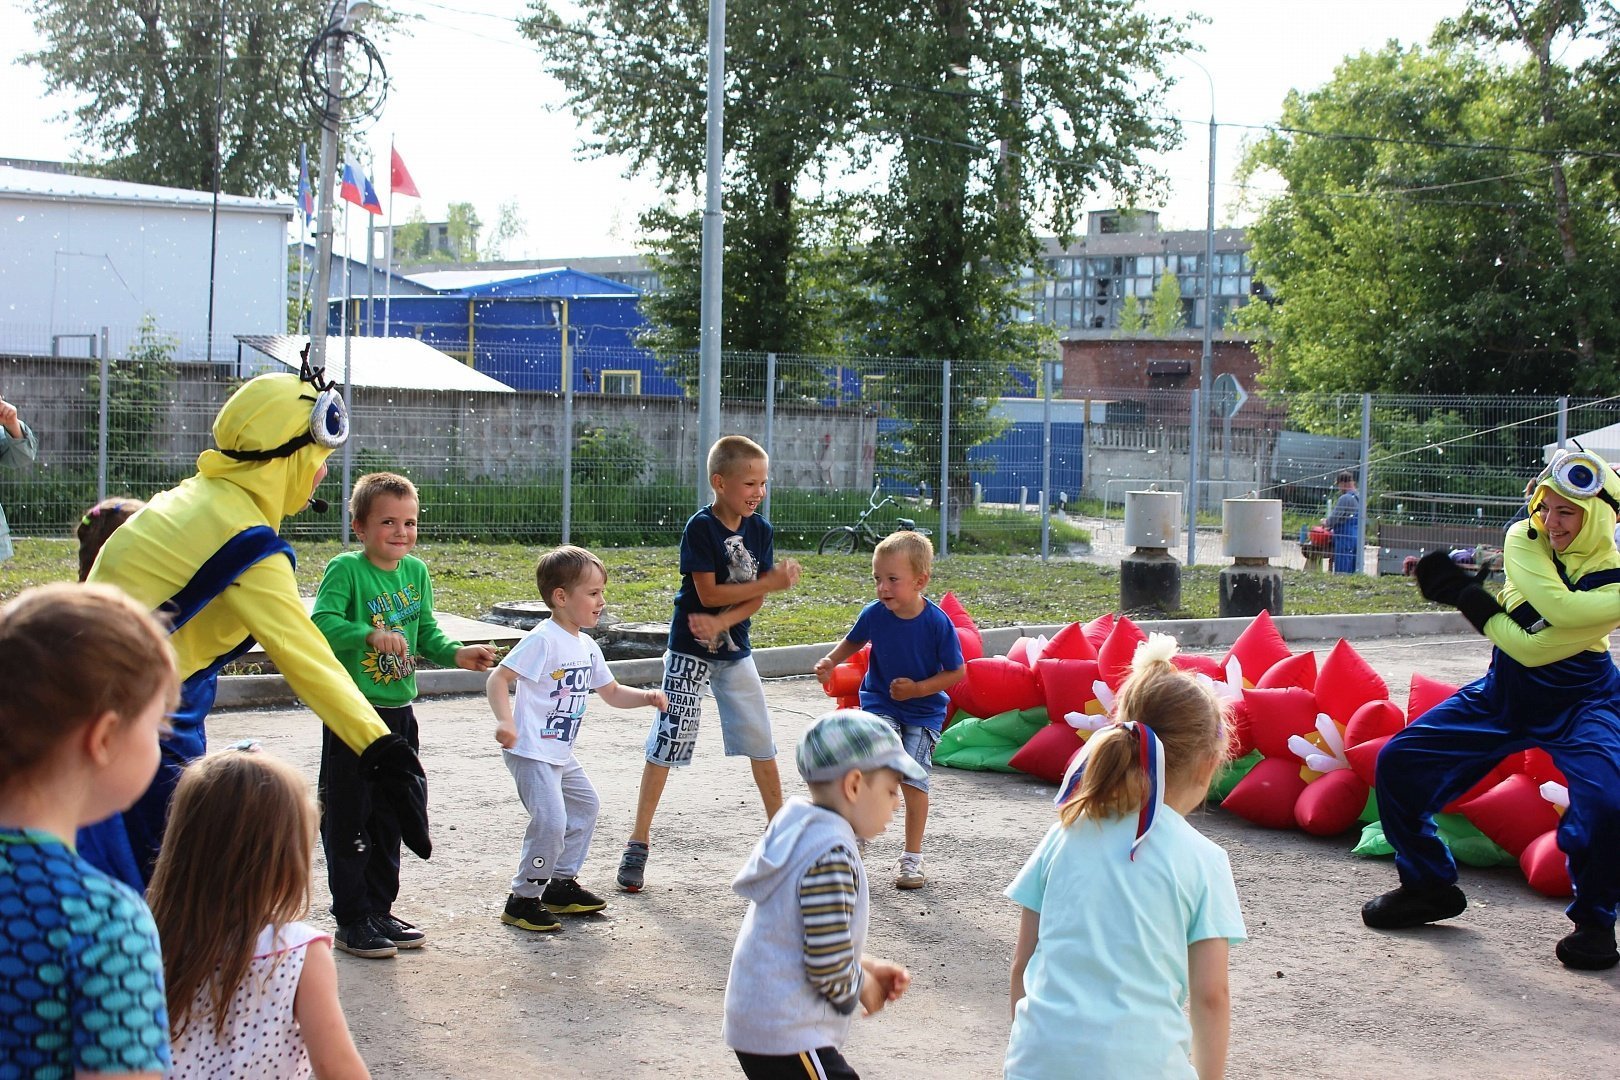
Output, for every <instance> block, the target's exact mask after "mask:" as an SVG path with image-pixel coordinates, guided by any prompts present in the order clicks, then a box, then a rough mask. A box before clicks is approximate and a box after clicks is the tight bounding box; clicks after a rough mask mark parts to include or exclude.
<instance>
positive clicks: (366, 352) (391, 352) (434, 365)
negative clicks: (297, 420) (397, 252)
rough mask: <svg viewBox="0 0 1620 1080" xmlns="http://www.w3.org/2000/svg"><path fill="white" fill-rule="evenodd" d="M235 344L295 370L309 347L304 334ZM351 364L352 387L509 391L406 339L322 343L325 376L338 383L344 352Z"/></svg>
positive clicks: (241, 337)
mask: <svg viewBox="0 0 1620 1080" xmlns="http://www.w3.org/2000/svg"><path fill="white" fill-rule="evenodd" d="M236 340H237V341H240V342H241V343H242V344H243V345H246V346H247V347H248V348H250V349H257V350H258V351H259V352H261V353H264V355H266V356H268V357H271V358H272V359H275V360H279V361H280V362H281V363H283V364H286V365H287V366H288V367H290V368H292V369H293V370H294V371H297V370H298V368H299V366H300V364H301V363H302V360H301V357H300V354H301V353H302V352H303V350H304V346H305V345H308V344H309V337H308V336H307V335H304V334H238V335H237V336H236ZM345 349H347V350H348V352H349V355H350V356H351V357H352V359H353V360H354V379H353V385H355V386H369V387H387V388H391V389H396V390H487V391H493V392H495V393H500V394H510V393H512V388H511V387H510V386H507V385H506V384H505V383H503V382H501V381H500V380H498V379H492V378H490V377H489V376H488V375H484V374H482V373H480V372H478V371H475V370H473V369H472V368H470V367H468V366H467V365H466V364H463V363H462V362H461V361H460V360H457V359H456V358H455V357H453V356H450V355H449V354H447V353H442V352H440V351H439V350H438V349H435V348H434V347H433V346H431V345H425V344H423V343H422V342H420V341H418V340H416V339H415V338H409V337H386V338H384V337H356V338H349V339H347V342H345V340H344V339H343V338H338V337H333V338H328V339H327V341H326V376H327V378H329V379H331V380H332V381H333V382H335V383H338V384H342V383H343V381H344V378H343V371H344V366H343V359H344V351H345Z"/></svg>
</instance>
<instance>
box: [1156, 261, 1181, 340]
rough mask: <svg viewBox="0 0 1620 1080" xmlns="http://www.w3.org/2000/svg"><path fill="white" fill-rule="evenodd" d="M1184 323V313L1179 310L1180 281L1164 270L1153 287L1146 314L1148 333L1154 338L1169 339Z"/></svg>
mask: <svg viewBox="0 0 1620 1080" xmlns="http://www.w3.org/2000/svg"><path fill="white" fill-rule="evenodd" d="M1186 322H1187V317H1186V312H1184V311H1183V310H1182V309H1181V279H1180V278H1178V277H1176V275H1175V274H1172V273H1171V272H1170V271H1168V270H1166V271H1165V272H1164V274H1163V275H1162V276H1161V277H1160V278H1159V283H1158V284H1157V285H1155V286H1154V287H1153V299H1152V301H1151V302H1150V303H1149V305H1148V313H1147V327H1148V332H1149V333H1151V334H1152V335H1153V336H1154V337H1169V336H1170V335H1171V334H1173V333H1175V332H1176V331H1177V330H1180V329H1181V328H1182V326H1184V325H1185V324H1186Z"/></svg>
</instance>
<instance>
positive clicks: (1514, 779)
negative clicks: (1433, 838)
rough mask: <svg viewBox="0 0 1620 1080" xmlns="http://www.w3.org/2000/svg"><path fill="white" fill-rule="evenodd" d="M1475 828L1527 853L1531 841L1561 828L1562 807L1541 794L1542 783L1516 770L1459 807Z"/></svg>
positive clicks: (1510, 849)
mask: <svg viewBox="0 0 1620 1080" xmlns="http://www.w3.org/2000/svg"><path fill="white" fill-rule="evenodd" d="M1457 809H1458V812H1459V813H1461V814H1462V816H1463V817H1465V818H1467V819H1468V820H1469V821H1471V822H1473V823H1474V828H1476V829H1478V830H1479V831H1480V832H1482V833H1484V834H1485V835H1486V836H1488V837H1490V838H1491V839H1492V840H1494V841H1495V842H1496V845H1497V846H1498V847H1501V848H1503V849H1505V850H1506V851H1507V852H1508V853H1509V854H1511V855H1523V854H1524V849H1525V848H1527V847H1529V846H1530V842H1531V841H1532V840H1534V839H1535V838H1536V837H1538V836H1540V835H1541V834H1542V833H1545V832H1548V831H1550V830H1552V829H1556V828H1558V810H1557V808H1555V807H1554V806H1553V804H1552V803H1550V802H1548V801H1547V800H1546V799H1543V798H1542V797H1541V785H1540V784H1538V783H1536V781H1535V780H1534V779H1532V778H1531V777H1529V776H1526V775H1525V774H1524V773H1514V774H1513V775H1512V776H1510V777H1508V778H1507V779H1506V780H1502V781H1500V782H1499V783H1497V784H1496V785H1495V786H1494V787H1492V788H1491V789H1490V790H1489V791H1486V792H1485V793H1484V794H1482V795H1479V796H1477V797H1475V798H1472V799H1469V800H1468V801H1467V802H1465V803H1463V804H1462V805H1461V806H1459V807H1458V808H1457Z"/></svg>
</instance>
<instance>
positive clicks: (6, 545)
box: [0, 397, 39, 562]
mask: <svg viewBox="0 0 1620 1080" xmlns="http://www.w3.org/2000/svg"><path fill="white" fill-rule="evenodd" d="M14 454H20V455H22V456H23V457H25V458H27V459H28V460H29V461H33V460H34V459H35V458H37V457H39V440H38V439H37V438H35V437H34V432H33V430H32V429H31V428H29V426H28V425H27V424H25V423H23V422H22V418H21V417H20V416H18V415H17V406H15V405H13V404H12V403H11V402H9V401H7V400H6V399H5V398H4V397H0V461H11V460H12V456H13V455H14ZM9 558H11V526H10V525H9V524H7V523H6V511H5V508H4V507H0V562H5V561H6V560H7V559H9Z"/></svg>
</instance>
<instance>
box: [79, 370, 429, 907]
mask: <svg viewBox="0 0 1620 1080" xmlns="http://www.w3.org/2000/svg"><path fill="white" fill-rule="evenodd" d="M348 428H349V425H348V412H347V410H346V407H345V406H344V403H343V398H342V396H341V394H339V393H338V391H337V389H336V388H335V387H333V386H332V385H331V384H330V383H328V382H327V381H326V379H325V378H324V374H323V373H322V372H321V371H312V370H310V369H309V368H308V367H307V366H306V367H305V368H304V370H303V372H302V373H301V374H299V375H293V374H291V373H287V374H274V375H261V376H259V377H258V378H255V379H253V380H251V381H249V382H248V383H246V384H245V385H244V386H242V387H241V388H240V389H239V390H237V391H236V393H234V394H232V395H231V397H230V399H229V400H228V401H226V403H225V405H224V406H223V407H222V408H221V409H220V411H219V416H218V417H217V418H216V419H215V421H214V426H213V437H214V444H215V446H216V447H217V449H209V450H204V451H203V452H202V455H201V456H200V457H198V459H197V475H195V476H192V477H190V478H189V479H187V480H184V481H182V482H181V483H180V485H179V486H178V487H175V488H172V489H171V490H169V491H164V492H161V493H159V494H158V495H157V496H155V497H154V498H153V499H152V500H151V502H150V503H148V504H147V506H146V507H145V508H144V509H142V510H141V511H140V512H138V513H137V514H136V515H135V516H134V517H132V518H130V520H129V521H128V522H126V523H125V524H124V525H123V527H121V528H120V529H119V530H118V531H117V532H115V533H113V534H112V536H111V538H110V539H108V541H107V544H106V546H105V547H103V548H102V550H101V553H100V555H99V556H98V557H97V559H96V562H95V565H94V567H92V568H91V571H90V580H91V581H96V582H104V583H107V584H111V585H116V586H118V587H119V588H121V589H123V590H124V591H125V592H127V593H129V594H130V595H131V596H133V597H134V598H135V599H136V600H138V601H140V602H141V603H144V604H146V605H148V606H149V607H151V608H152V610H153V611H155V612H157V613H158V614H159V615H160V616H161V617H164V618H166V619H167V620H168V623H169V626H170V630H171V639H170V640H171V642H172V643H173V645H174V650H175V655H176V657H177V659H178V661H179V671H180V677H181V679H182V687H181V697H180V707H179V709H178V710H177V711H176V713H175V714H174V716H172V717H171V718H170V727H171V728H172V731H171V733H170V734H169V735H168V736H167V737H166V738H165V739H164V741H163V760H162V763H161V765H160V766H159V768H158V774H157V776H156V778H155V779H154V780H153V781H152V786H151V788H150V789H148V791H147V792H146V794H145V795H143V796H142V797H141V800H140V801H139V802H137V803H136V804H135V806H133V807H131V808H130V809H129V810H127V811H125V812H124V813H123V814H121V815H115V816H114V817H112V818H110V819H108V820H107V821H104V822H101V823H100V824H97V825H94V826H91V827H90V828H88V829H84V830H81V831H80V834H79V842H78V847H79V850H80V852H81V854H83V855H84V857H85V858H86V859H88V860H89V861H90V862H91V863H92V864H94V865H96V866H97V867H99V868H100V869H102V870H104V871H106V872H107V873H109V874H111V875H112V876H114V877H116V878H118V879H119V880H121V881H124V882H126V883H128V884H129V885H131V886H132V887H134V888H136V889H137V890H143V889H144V888H145V885H146V881H147V879H148V878H150V876H151V873H152V864H153V862H154V860H155V859H156V856H157V850H158V847H159V845H160V844H161V841H162V837H163V826H164V820H165V817H166V815H167V812H168V805H169V797H170V795H171V793H172V791H173V789H174V784H175V783H176V781H177V780H178V778H179V773H180V770H181V769H183V768H184V767H185V765H186V763H187V762H189V761H191V760H192V759H193V758H196V757H198V756H200V755H201V754H202V753H203V752H204V751H205V750H206V748H207V735H206V731H205V726H204V725H205V721H206V719H207V716H208V712H209V710H210V709H211V708H212V706H213V703H214V693H215V689H216V685H217V680H218V677H219V671H220V669H221V668H223V667H224V666H225V665H226V664H228V663H230V662H231V661H232V660H234V659H236V658H237V657H239V656H241V655H242V654H243V653H245V652H246V651H247V650H248V649H249V648H251V647H252V645H253V644H254V642H255V641H257V642H258V644H259V645H260V646H261V647H262V648H263V649H264V651H265V653H266V655H268V656H269V658H270V659H271V661H272V662H274V663H275V665H276V668H277V669H278V670H279V671H280V672H281V673H282V675H283V676H285V677H286V679H287V682H288V684H289V685H290V686H291V687H292V688H293V690H294V691H295V692H296V693H297V694H298V696H299V697H300V698H302V699H303V700H304V701H305V702H306V703H307V704H308V705H309V706H310V708H312V709H313V710H314V711H315V713H316V715H318V716H319V717H320V718H321V720H322V722H323V723H325V725H326V726H327V727H328V728H330V729H331V730H332V731H333V733H335V734H336V735H337V736H338V737H339V738H340V739H342V740H343V741H344V743H346V744H347V745H348V746H349V747H350V748H352V749H353V750H354V751H355V752H356V753H358V754H360V755H361V758H362V766H363V768H364V769H365V771H366V775H367V777H368V778H369V779H370V780H371V782H372V783H374V784H376V785H377V786H378V788H379V790H380V792H381V793H382V795H383V797H384V798H387V799H388V800H389V801H390V802H393V803H395V804H396V805H397V806H398V807H399V809H400V812H401V814H402V820H403V821H405V822H406V830H405V831H406V836H405V841H406V843H407V844H408V845H409V846H410V847H411V849H412V850H413V851H416V852H417V853H418V854H419V855H421V856H422V857H423V858H426V857H427V855H428V852H429V850H430V844H429V841H428V835H427V809H426V804H427V792H426V785H425V781H423V779H422V770H421V765H420V764H419V763H418V761H417V759H416V755H415V753H414V752H413V751H412V750H411V749H410V747H409V745H408V744H406V743H405V741H404V740H403V739H401V738H400V737H399V736H397V735H393V734H390V733H389V731H388V728H387V727H386V726H385V725H384V724H383V723H382V721H381V720H379V719H378V718H377V714H376V711H375V710H374V709H372V707H371V705H370V704H369V703H368V702H367V701H366V699H365V698H364V697H363V696H362V695H361V694H360V691H359V690H358V689H357V688H356V687H355V685H354V682H353V681H352V680H351V679H350V678H349V676H348V674H347V673H346V672H345V671H344V669H343V666H342V665H341V664H339V663H338V661H337V658H336V657H334V656H333V655H332V650H331V647H330V646H328V645H327V644H326V639H325V638H324V637H322V635H321V633H320V631H319V630H317V629H316V628H315V624H314V623H313V622H311V621H310V617H309V615H308V613H307V612H306V611H305V610H304V606H303V603H302V601H301V600H300V599H299V596H298V583H297V580H296V579H295V577H294V576H293V566H294V558H293V551H292V548H291V546H290V545H288V543H287V542H286V541H285V540H283V539H282V538H281V537H280V536H279V535H278V534H277V530H278V529H279V528H280V526H281V520H282V518H284V517H287V516H289V515H291V514H296V513H297V512H298V511H300V510H302V509H304V508H305V507H306V506H307V505H309V504H310V503H311V502H312V501H313V500H312V496H313V494H314V489H315V486H316V484H317V482H318V480H319V479H320V477H321V476H322V475H323V468H324V466H325V463H326V459H327V457H328V456H330V455H331V453H332V450H333V449H334V448H336V447H338V446H341V445H342V444H343V442H344V441H345V440H346V439H347V438H348Z"/></svg>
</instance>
